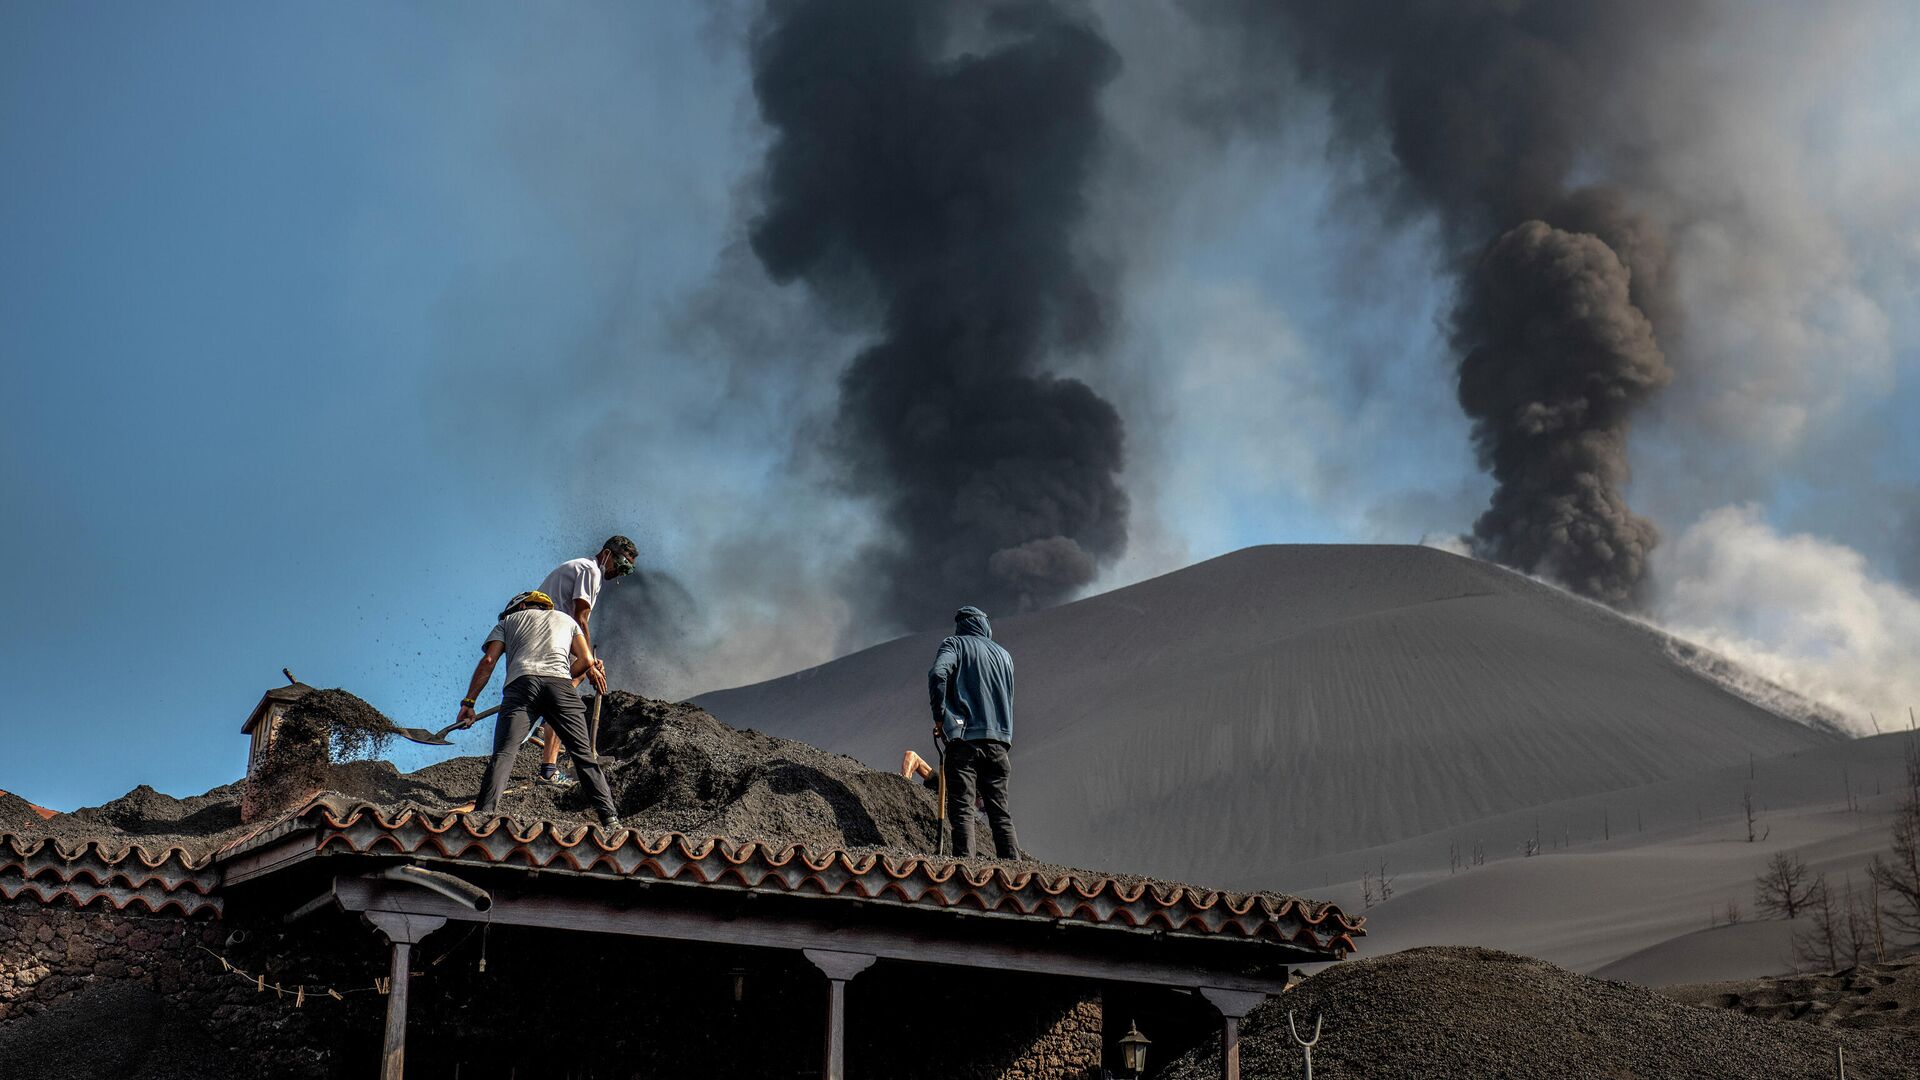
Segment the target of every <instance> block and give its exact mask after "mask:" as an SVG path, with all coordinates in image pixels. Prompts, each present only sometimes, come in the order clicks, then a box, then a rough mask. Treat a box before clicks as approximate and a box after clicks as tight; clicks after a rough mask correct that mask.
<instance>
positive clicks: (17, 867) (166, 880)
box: [0, 833, 224, 916]
mask: <svg viewBox="0 0 1920 1080" xmlns="http://www.w3.org/2000/svg"><path fill="white" fill-rule="evenodd" d="M212 861H213V860H212V859H211V857H208V856H201V857H199V858H197V859H196V858H194V857H193V856H191V855H190V854H189V853H188V852H186V851H184V850H182V849H180V848H177V847H169V848H166V849H164V850H162V851H161V852H160V853H159V854H157V855H156V854H154V853H152V852H150V851H148V850H147V849H146V848H144V847H142V846H140V845H138V844H123V845H119V846H108V845H106V844H103V843H101V842H100V841H97V840H90V841H88V842H87V843H85V844H83V845H81V846H80V847H78V848H69V847H67V846H66V845H64V844H60V843H58V842H57V841H54V840H50V839H32V838H27V837H21V836H15V835H12V834H10V833H8V834H0V896H4V897H6V898H7V899H9V900H17V899H20V898H21V897H24V896H28V895H31V896H33V897H35V898H36V899H38V900H39V901H40V902H41V903H42V904H53V903H59V902H61V901H66V902H70V903H72V904H74V905H76V906H78V907H86V906H87V905H89V904H92V903H95V902H99V903H103V904H106V905H107V906H109V907H111V908H113V909H114V910H116V911H125V910H127V909H128V908H145V909H146V910H147V911H150V912H153V913H155V914H158V913H160V912H162V911H165V910H168V909H173V910H175V911H178V912H179V913H180V914H182V915H188V916H193V915H203V914H204V915H215V916H217V915H219V914H220V912H221V909H222V908H223V906H224V905H223V902H222V901H221V899H220V897H219V896H218V890H219V883H220V874H219V871H218V870H217V869H215V868H214V867H213V865H212Z"/></svg>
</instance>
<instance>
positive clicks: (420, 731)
mask: <svg viewBox="0 0 1920 1080" xmlns="http://www.w3.org/2000/svg"><path fill="white" fill-rule="evenodd" d="M586 677H587V676H586V673H585V672H582V673H581V674H580V676H579V678H576V679H574V680H573V685H575V686H579V685H580V680H581V679H584V678H586ZM499 711H500V706H498V705H495V706H494V707H493V708H491V709H488V710H487V711H486V712H479V713H474V714H473V718H474V720H475V721H480V720H485V719H486V718H487V717H489V716H492V715H493V714H494V713H497V712H499ZM459 726H460V722H459V721H458V720H456V721H454V722H453V723H451V724H448V725H447V726H446V727H443V728H441V729H440V730H439V731H428V730H427V729H426V728H417V727H401V726H400V725H398V724H395V725H394V726H393V733H394V734H395V735H398V736H400V737H401V738H403V739H411V740H413V741H414V742H417V743H425V744H427V745H428V746H452V745H453V740H452V739H449V738H447V732H449V731H452V730H453V729H454V728H457V727H459ZM588 731H589V734H590V735H591V736H592V739H591V741H592V742H595V743H598V741H599V735H600V698H599V697H598V696H597V695H596V696H595V697H594V699H593V718H592V719H591V720H590V721H589V728H588ZM593 753H594V757H595V759H596V760H597V759H598V758H599V754H600V748H599V746H598V745H596V746H594V748H593Z"/></svg>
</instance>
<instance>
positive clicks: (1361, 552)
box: [696, 545, 1837, 887]
mask: <svg viewBox="0 0 1920 1080" xmlns="http://www.w3.org/2000/svg"><path fill="white" fill-rule="evenodd" d="M967 600H968V598H967V597H964V596H956V597H954V604H955V606H956V607H957V606H959V605H960V604H962V603H965V602H966V601H967ZM989 614H994V613H989ZM994 631H995V636H996V637H997V638H998V639H999V640H1000V641H1001V642H1002V643H1003V644H1005V645H1006V646H1007V647H1008V648H1009V649H1010V650H1011V651H1012V652H1013V655H1014V659H1015V664H1016V670H1017V677H1018V698H1017V701H1016V707H1015V711H1016V715H1017V721H1016V729H1015V732H1016V734H1015V742H1016V747H1015V755H1014V785H1013V790H1014V809H1015V813H1016V816H1017V819H1018V823H1019V826H1020V829H1021V840H1022V843H1023V846H1025V847H1027V848H1028V849H1030V850H1031V851H1033V852H1034V853H1035V854H1036V855H1038V856H1040V857H1042V858H1046V859H1051V860H1056V861H1060V860H1064V861H1073V862H1078V863H1083V864H1087V865H1094V866H1106V867H1112V868H1115V869H1126V870H1130V871H1135V872H1140V873H1149V874H1157V875H1167V876H1173V877H1178V878H1184V879H1188V880H1193V879H1199V880H1207V881H1219V882H1223V883H1226V884H1230V885H1235V886H1252V885H1265V886H1268V887H1273V886H1284V885H1287V884H1289V882H1288V880H1287V877H1286V874H1285V868H1286V867H1287V866H1288V865H1289V864H1291V863H1295V862H1298V861H1301V860H1304V859H1309V858H1314V857H1319V856H1326V855H1330V854H1334V853H1338V852H1344V851H1351V850H1355V849H1359V848H1364V847H1370V846H1372V845H1376V844H1383V843H1388V842H1391V841H1394V840H1399V839H1403V838H1407V837H1412V836H1418V835H1422V834H1425V833H1429V832H1433V831H1436V830H1439V829H1444V828H1448V827H1451V826H1454V825H1459V824H1464V823H1466V822H1468V821H1473V820H1477V819H1480V818H1484V817H1487V816H1489V815H1493V814H1499V813H1503V812H1509V811H1513V810H1516V809H1520V808H1523V807H1527V806H1533V805H1538V804H1542V803H1548V802H1552V801H1556V800H1561V799H1566V798H1569V797H1572V796H1575V795H1580V794H1587V793H1594V792H1601V791H1613V790H1619V789H1623V788H1630V787H1636V786H1638V785H1641V784H1646V783H1651V782H1654V781H1659V780H1667V779H1672V778H1675V777H1679V776H1683V775H1686V774H1688V773H1691V772H1695V771H1698V770H1703V769H1709V768H1714V767H1720V766H1726V765H1731V764H1736V763H1744V762H1746V761H1748V760H1749V757H1750V756H1752V757H1759V758H1766V757H1771V756H1774V755H1778V754H1783V753H1789V752H1792V751H1796V750H1801V749H1805V748H1807V747H1811V746H1818V745H1822V744H1825V743H1827V742H1829V741H1831V740H1833V739H1834V738H1836V737H1837V736H1836V735H1834V734H1833V733H1832V732H1830V731H1828V730H1825V729H1822V728H1820V727H1818V726H1810V725H1809V724H1807V723H1802V722H1797V721H1796V720H1793V719H1788V718H1786V717H1783V716H1781V715H1779V714H1777V713H1775V712H1773V711H1769V710H1768V709H1767V708H1763V707H1761V706H1759V705H1756V704H1754V703H1753V702H1752V701H1750V700H1748V699H1747V698H1746V697H1742V696H1740V695H1738V694H1736V693H1734V692H1732V691H1731V690H1729V689H1728V688H1727V680H1726V678H1725V677H1724V676H1725V672H1724V671H1723V672H1722V673H1721V676H1720V677H1709V676H1707V675H1703V674H1702V673H1701V672H1700V671H1699V670H1697V666H1696V665H1697V661H1695V662H1689V661H1687V660H1684V659H1682V657H1681V655H1680V653H1679V652H1678V651H1676V649H1675V647H1674V644H1673V642H1672V640H1671V639H1670V638H1668V637H1667V636H1666V635H1663V634H1661V633H1659V632H1657V631H1654V630H1652V629H1650V628H1648V627H1645V626H1643V625H1641V624H1639V623H1636V622H1633V621H1631V620H1629V619H1625V618H1622V617H1621V616H1619V615H1616V614H1614V613H1612V612H1610V611H1607V610H1605V609H1603V608H1600V607H1598V606H1596V605H1594V604H1590V603H1587V602H1585V601H1582V600H1578V599H1575V598H1573V597H1571V596H1568V595H1567V594H1565V593H1562V592H1560V591H1558V590H1556V589H1553V588H1550V587H1547V586H1545V585H1541V584H1539V583H1538V582H1535V581H1532V580H1529V579H1527V578H1525V577H1522V576H1520V575H1518V574H1514V573H1512V572H1510V571H1507V570H1504V569H1501V568H1499V567H1497V566H1493V565H1491V564H1488V563H1483V562H1478V561H1475V560H1472V559H1466V558H1461V557H1459V556H1455V555H1450V554H1447V553H1445V552H1442V551H1437V550H1434V549H1431V548H1424V547H1411V546H1387V545H1286V546H1266V547H1257V548H1249V549H1246V550H1243V551H1239V552H1235V553H1233V554H1231V555H1226V556H1222V557H1220V558H1217V559H1213V560H1211V561H1208V562H1204V563H1201V564H1199V565H1196V566H1192V567H1189V568H1187V569H1185V570H1180V571H1177V572H1175V573H1172V574H1167V575H1165V576H1163V577H1159V578H1155V579H1153V580H1150V581H1146V582H1142V583H1140V584H1138V585H1133V586H1129V587H1127V588H1124V589H1118V590H1115V591H1113V592H1110V593H1105V594H1103V595H1100V596H1096V597H1091V598H1088V599H1086V600H1081V601H1078V602H1076V603H1072V604H1067V605H1065V606H1062V607H1058V608H1053V609H1050V610H1047V611H1041V612H1036V613H1033V614H1028V615H1022V616H1016V617H1012V618H999V619H996V620H995V621H994ZM941 636H942V635H941V634H939V633H927V634H921V635H916V636H913V637H908V638H902V639H899V640H895V641H891V642H888V643H886V644H883V645H879V646H875V647H874V648H871V649H867V650H865V651H863V652H860V653H856V654H854V655H851V656H847V657H843V658H841V659H839V660H836V661H833V662H832V663H828V664H824V665H822V666H820V667H817V668H812V669H809V670H806V671H802V672H799V673H796V674H794V675H790V676H787V677H785V678H781V679H775V680H772V681H770V682H765V683H760V684H757V685H754V686H747V687H741V688H738V689H733V690H726V691H720V692H716V693H710V694H706V695H703V696H701V697H699V698H697V699H696V702H697V703H698V704H699V705H701V706H703V707H705V708H707V709H708V710H710V711H711V712H712V713H713V714H714V715H715V716H718V717H719V718H721V719H722V720H724V721H725V722H727V723H729V724H732V725H735V726H738V727H751V728H755V729H758V730H761V731H766V732H770V733H773V734H777V735H782V736H785V737H788V738H795V739H802V740H805V741H807V742H810V743H813V744H815V745H817V746H822V747H826V748H828V749H832V750H838V751H840V752H843V753H847V754H851V755H853V756H855V757H858V758H861V759H862V760H864V761H866V762H868V763H869V764H871V765H873V766H875V767H877V768H887V767H892V766H895V765H897V763H898V762H899V760H900V754H901V751H902V750H903V749H904V748H907V747H913V748H916V749H918V750H920V751H921V752H922V753H924V754H928V755H931V752H932V747H931V738H930V735H929V730H930V726H931V725H930V722H929V719H928V712H927V703H926V679H925V673H926V668H927V665H928V663H929V662H930V661H931V659H932V656H933V650H934V647H935V645H936V644H937V643H938V641H939V639H940V637H941ZM1774 690H1775V691H1776V692H1777V688H1774ZM1789 697H1790V696H1789ZM1776 705H1777V702H1776ZM1294 884H1306V883H1294ZM1312 884H1318V882H1314V883H1312Z"/></svg>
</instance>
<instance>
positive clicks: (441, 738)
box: [393, 705, 500, 746]
mask: <svg viewBox="0 0 1920 1080" xmlns="http://www.w3.org/2000/svg"><path fill="white" fill-rule="evenodd" d="M499 711H500V706H498V705H495V706H494V707H493V708H491V709H488V710H487V711H486V712H483V713H475V714H473V718H474V719H475V720H485V719H486V718H487V717H489V716H492V715H493V714H494V713H497V712H499ZM459 726H460V722H459V721H458V720H455V721H454V722H453V723H451V724H448V725H447V726H446V727H443V728H441V729H440V730H439V731H428V730H427V729H426V728H418V727H401V726H400V725H398V724H395V725H394V727H393V733H394V734H395V735H398V736H400V737H401V738H403V739H412V740H413V741H414V742H417V743H426V744H427V745H428V746H452V745H453V740H452V739H449V738H447V732H449V731H452V730H453V729H454V728H457V727H459Z"/></svg>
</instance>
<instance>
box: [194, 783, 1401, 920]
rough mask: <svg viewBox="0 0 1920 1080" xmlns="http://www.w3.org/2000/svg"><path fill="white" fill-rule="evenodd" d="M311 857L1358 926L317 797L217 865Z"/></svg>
mask: <svg viewBox="0 0 1920 1080" xmlns="http://www.w3.org/2000/svg"><path fill="white" fill-rule="evenodd" d="M308 833H311V834H312V835H313V836H314V849H313V850H314V852H315V854H326V853H328V852H342V853H355V854H392V855H409V856H423V857H427V858H433V859H445V860H451V861H455V862H465V863H476V864H482V865H492V866H525V867H530V868H537V869H544V870H559V871H564V872H569V873H579V874H591V875H596V876H607V877H620V878H630V879H631V878H641V879H647V880H653V881H669V882H675V883H681V884H690V885H702V886H708V887H714V888H726V889H738V890H745V891H749V892H780V893H791V894H802V895H813V896H828V897H838V898H844V899H850V900H864V901H868V902H877V903H888V904H900V905H903V906H911V907H922V908H935V909H942V910H956V911H975V912H984V913H988V914H993V915H1000V916H1010V917H1014V918H1022V919H1044V920H1048V921H1054V920H1067V921H1072V922H1080V923H1086V924H1091V925H1100V926H1112V927H1125V928H1131V929H1144V930H1153V931H1157V932H1162V933H1168V934H1177V935H1183V936H1196V937H1197V936H1212V935H1224V936H1228V937H1234V938H1243V939H1259V940H1267V941H1277V942H1283V943H1286V944H1289V945H1292V946H1295V947H1297V948H1302V949H1308V950H1312V951H1314V952H1319V953H1325V954H1328V956H1329V957H1332V956H1344V955H1345V954H1347V953H1348V952H1351V951H1352V950H1353V949H1354V939H1355V938H1357V937H1360V936H1363V935H1364V934H1365V933H1366V931H1365V929H1364V928H1363V924H1364V922H1365V920H1364V919H1357V918H1353V917H1351V916H1349V915H1347V914H1346V913H1345V912H1343V911H1341V910H1340V909H1339V907H1337V906H1335V905H1333V904H1323V903H1314V902H1312V901H1308V900H1301V899H1298V898H1295V897H1288V896H1278V895H1275V894H1270V893H1226V892H1217V891H1214V890H1210V889H1197V888H1193V887H1191V886H1186V885H1172V884H1164V883H1158V882H1150V881H1135V882H1132V883H1128V882H1123V881H1121V880H1118V879H1116V878H1113V877H1110V876H1107V875H1099V874H1095V875H1084V876H1083V875H1080V874H1049V873H1043V872H1039V871H1035V870H1023V869H1019V868H1018V867H1017V866H1014V867H1009V866H1006V865H995V866H984V867H983V866H977V865H968V864H966V863H962V862H959V861H957V860H953V859H947V858H938V857H933V856H921V855H908V856H891V855H884V854H878V853H872V852H848V851H844V850H839V849H831V850H825V851H815V850H810V849H808V848H805V847H803V846H800V845H798V844H786V845H775V844H766V843H760V842H756V841H734V840H727V839H717V838H716V839H696V838H691V837H687V836H684V835H681V834H679V833H653V834H649V833H642V832H638V831H635V830H632V829H621V830H618V831H616V832H613V833H608V832H606V831H605V830H602V829H600V828H598V827H590V826H586V825H573V826H563V825H557V824H554V823H552V822H546V821H539V822H533V823H521V822H517V821H514V820H512V819H509V818H504V817H495V816H492V815H479V814H462V813H439V814H432V813H427V812H424V811H420V810H414V809H402V810H398V811H392V812H389V811H386V810H383V809H382V808H380V807H377V806H373V805H371V804H368V803H363V802H353V801H347V800H344V799H342V798H340V797H338V796H331V795H329V796H322V797H319V798H316V799H314V800H313V801H311V802H309V803H308V804H307V805H306V806H304V807H302V808H301V809H299V810H297V811H295V812H293V813H292V814H290V815H288V816H287V817H285V818H283V819H281V820H280V821H278V822H276V823H274V824H272V825H269V826H268V827H266V828H264V829H262V830H261V831H259V832H257V833H255V834H253V835H251V836H249V837H246V838H243V839H241V840H239V841H236V842H235V843H233V844H231V845H229V846H228V847H227V848H225V849H223V850H222V851H221V852H220V853H218V854H217V855H216V856H215V859H216V860H217V861H225V860H228V859H231V858H232V857H234V856H237V855H240V854H243V853H245V852H248V851H252V850H255V849H258V848H261V847H265V846H267V845H268V844H271V843H273V842H275V841H277V840H279V839H281V838H284V837H289V836H293V835H295V834H308Z"/></svg>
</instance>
